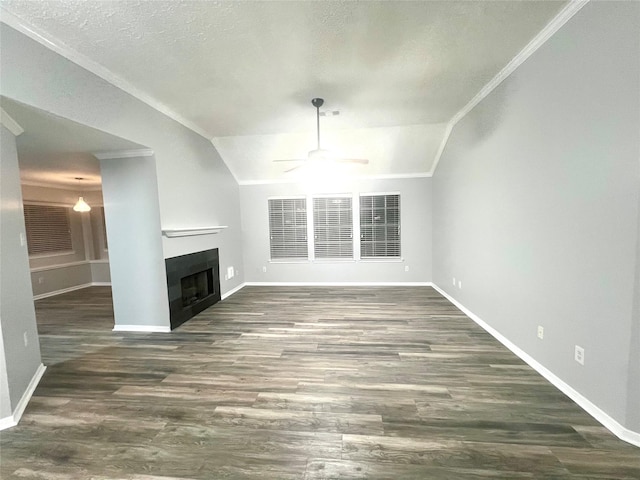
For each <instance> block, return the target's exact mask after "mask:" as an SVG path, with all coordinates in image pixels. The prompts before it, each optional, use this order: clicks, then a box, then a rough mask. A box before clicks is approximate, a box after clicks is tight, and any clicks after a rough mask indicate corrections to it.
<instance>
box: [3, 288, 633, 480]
mask: <svg viewBox="0 0 640 480" xmlns="http://www.w3.org/2000/svg"><path fill="white" fill-rule="evenodd" d="M36 309H37V316H38V327H39V331H40V341H41V347H42V353H43V360H44V363H45V364H46V365H48V369H47V372H46V373H45V375H44V377H43V379H42V381H41V383H40V385H39V386H38V388H37V390H36V392H35V396H34V397H33V399H32V401H31V403H30V404H29V406H28V407H27V410H26V412H25V414H24V416H23V418H22V421H21V422H20V424H19V425H18V426H17V427H14V428H12V429H10V430H5V431H3V432H1V433H0V447H1V449H2V450H1V454H0V459H1V466H0V476H1V477H2V478H3V479H5V478H6V479H10V478H36V479H53V480H59V479H71V478H78V479H90V478H91V479H99V480H106V479H137V480H152V479H153V480H157V479H176V478H178V479H245V478H246V479H252V478H260V479H307V480H316V479H389V478H396V479H447V480H459V479H531V478H535V479H557V480H569V479H573V480H577V479H582V480H587V479H639V478H640V449H638V448H636V447H633V446H631V445H628V444H626V443H624V442H622V441H620V440H618V439H616V438H615V437H614V436H613V435H611V434H610V433H609V432H608V431H607V430H605V429H604V428H603V427H601V426H600V425H599V424H598V423H597V422H595V421H594V420H593V419H592V418H591V417H590V416H589V415H587V414H586V413H584V412H583V411H582V410H581V409H580V408H579V407H578V406H576V405H575V404H574V403H573V402H572V401H571V400H569V399H568V398H567V397H565V396H564V395H563V394H562V393H560V392H559V391H558V390H557V389H555V388H554V387H553V386H551V385H550V384H549V383H548V382H547V381H546V380H544V379H543V378H542V377H540V376H539V375H538V374H537V373H535V372H534V371H533V370H532V369H530V368H529V367H528V366H526V365H525V364H524V363H522V362H521V361H520V360H519V359H518V358H517V357H515V356H514V355H513V354H511V353H510V352H509V351H507V350H506V349H505V348H504V347H502V346H501V345H500V344H499V343H498V342H497V341H495V340H494V339H493V338H492V337H490V336H489V335H488V334H486V333H485V332H484V331H482V330H481V329H480V328H479V327H478V326H476V325H475V324H474V323H473V322H472V321H471V320H469V319H468V318H466V317H465V316H464V315H463V314H462V313H461V312H460V311H458V310H457V309H456V308H455V307H453V306H452V305H451V304H450V303H449V302H448V301H447V300H445V299H444V298H443V297H441V296H440V295H439V294H438V293H437V292H435V291H434V290H433V289H431V288H428V287H420V288H416V287H412V288H407V287H402V288H400V287H397V288H396V287H394V288H391V287H384V288H324V287H322V288H321V287H314V288H289V287H287V288H285V287H278V288H275V287H274V288H267V287H246V288H244V289H243V290H241V291H240V292H238V293H236V294H235V295H233V296H232V297H230V298H229V299H227V300H225V301H224V302H221V303H219V304H217V305H215V306H213V307H211V308H210V309H208V310H207V311H205V312H203V313H202V314H200V315H198V316H197V317H196V318H194V319H192V320H190V321H189V322H188V323H186V324H184V325H183V326H182V327H180V328H179V329H177V330H175V331H174V332H173V333H171V334H134V333H128V334H123V333H114V332H112V331H111V328H112V326H113V317H112V307H111V299H110V291H109V289H108V288H105V287H94V288H90V289H85V290H81V291H78V292H73V293H69V294H66V295H61V296H58V297H54V298H50V299H45V300H41V301H38V302H36Z"/></svg>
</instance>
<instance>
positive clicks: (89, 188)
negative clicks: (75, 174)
mask: <svg viewBox="0 0 640 480" xmlns="http://www.w3.org/2000/svg"><path fill="white" fill-rule="evenodd" d="M20 185H25V186H28V187H42V188H55V189H57V190H66V191H68V192H74V194H77V193H78V191H79V190H78V184H77V183H75V184H73V185H70V184H63V183H53V182H51V183H49V182H45V181H41V182H39V181H37V180H20ZM82 191H83V192H100V191H102V185H83V186H82Z"/></svg>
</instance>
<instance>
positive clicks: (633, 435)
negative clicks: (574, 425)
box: [433, 284, 640, 447]
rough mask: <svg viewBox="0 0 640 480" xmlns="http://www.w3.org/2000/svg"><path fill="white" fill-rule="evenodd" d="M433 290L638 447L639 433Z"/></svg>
mask: <svg viewBox="0 0 640 480" xmlns="http://www.w3.org/2000/svg"><path fill="white" fill-rule="evenodd" d="M433 288H435V289H436V290H437V291H438V293H440V294H441V295H442V296H443V297H445V298H446V299H447V300H449V301H450V302H451V303H453V304H454V305H455V306H456V307H458V308H459V309H460V310H461V311H462V312H463V313H464V314H465V315H467V316H468V317H469V318H470V319H471V320H473V321H474V322H475V323H477V324H478V325H479V326H480V327H482V328H483V329H484V330H485V331H486V332H487V333H489V334H490V335H491V336H493V337H494V338H495V339H496V340H498V341H499V342H500V343H502V344H503V345H504V346H505V347H507V348H508V349H509V350H511V352H512V353H514V354H515V355H516V356H518V357H519V358H520V359H521V360H522V361H524V362H525V363H526V364H527V365H529V366H530V367H531V368H533V369H534V370H535V371H536V372H538V373H539V374H540V375H542V376H543V377H544V378H546V379H547V380H548V381H549V382H550V383H551V384H552V385H553V386H554V387H556V388H557V389H558V390H560V391H561V392H562V393H564V394H565V395H566V396H567V397H569V398H570V399H571V400H573V401H574V402H576V403H577V404H578V405H579V406H580V407H581V408H582V409H583V410H584V411H585V412H587V413H588V414H589V415H591V416H592V417H593V418H595V419H596V420H597V421H598V422H600V423H601V424H602V425H603V426H604V427H605V428H607V429H608V430H609V431H611V433H613V434H614V435H615V436H616V437H618V438H619V439H621V440H624V441H625V442H628V443H630V444H632V445H635V446H637V447H640V433H639V432H634V431H633V430H629V429H628V428H626V427H623V426H622V425H620V423H618V422H617V421H616V420H615V419H613V418H612V417H611V416H609V415H608V414H607V413H605V412H604V411H602V410H601V409H600V408H599V407H598V406H597V405H595V404H594V403H592V402H591V401H590V400H589V399H587V398H586V397H584V396H583V395H582V394H581V393H579V392H578V391H576V390H575V389H574V388H573V387H571V386H570V385H569V384H567V383H566V382H564V381H563V380H562V379H561V378H559V377H557V376H556V375H555V374H554V373H553V372H551V371H550V370H549V369H547V368H546V367H544V366H543V365H542V364H541V363H539V362H538V361H537V360H536V359H534V358H533V357H532V356H531V355H529V354H528V353H526V352H525V351H524V350H522V349H520V348H519V347H518V346H516V345H515V344H513V343H512V342H511V341H510V340H509V339H507V338H506V337H505V336H504V335H502V334H501V333H500V332H498V331H497V330H496V329H494V328H493V327H491V326H490V325H489V324H488V323H486V322H485V321H484V320H482V319H481V318H480V317H478V316H477V315H476V314H475V313H473V312H472V311H471V310H469V309H468V308H466V307H465V306H464V305H462V304H461V303H460V302H458V301H457V300H456V299H455V298H453V297H452V296H451V295H449V294H448V293H447V292H445V291H444V290H442V289H441V288H440V287H438V285H436V284H433Z"/></svg>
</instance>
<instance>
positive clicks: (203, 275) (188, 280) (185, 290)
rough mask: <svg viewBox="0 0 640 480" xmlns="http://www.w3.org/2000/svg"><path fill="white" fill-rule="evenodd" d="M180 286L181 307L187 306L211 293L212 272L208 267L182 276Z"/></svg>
mask: <svg viewBox="0 0 640 480" xmlns="http://www.w3.org/2000/svg"><path fill="white" fill-rule="evenodd" d="M180 286H181V287H182V307H183V308H186V307H189V306H191V305H193V304H194V303H198V302H199V301H200V300H202V299H203V298H206V297H208V296H209V295H211V294H212V293H213V272H212V270H211V269H209V270H205V271H203V272H198V273H194V274H192V275H188V276H186V277H183V278H181V279H180Z"/></svg>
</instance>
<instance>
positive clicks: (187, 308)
mask: <svg viewBox="0 0 640 480" xmlns="http://www.w3.org/2000/svg"><path fill="white" fill-rule="evenodd" d="M165 266H166V269H167V286H168V291H169V312H170V315H171V330H173V329H174V328H176V327H178V326H180V325H182V324H183V323H184V322H186V321H187V320H189V319H190V318H191V317H193V316H195V315H197V314H198V313H200V312H202V311H203V310H204V309H206V308H208V307H210V306H211V305H213V304H214V303H216V302H219V301H220V274H219V272H220V268H219V261H218V249H217V248H214V249H212V250H205V251H203V252H196V253H190V254H187V255H180V256H179V257H172V258H167V259H166V260H165Z"/></svg>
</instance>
